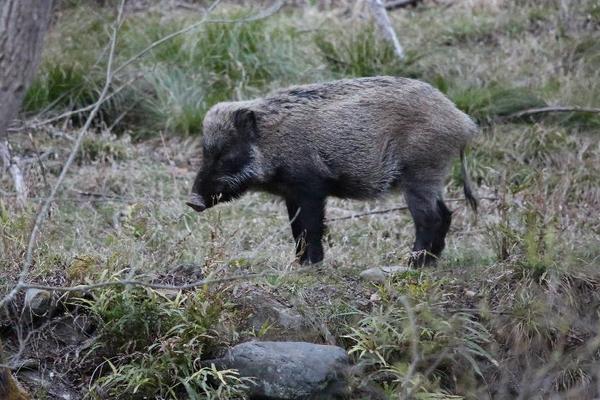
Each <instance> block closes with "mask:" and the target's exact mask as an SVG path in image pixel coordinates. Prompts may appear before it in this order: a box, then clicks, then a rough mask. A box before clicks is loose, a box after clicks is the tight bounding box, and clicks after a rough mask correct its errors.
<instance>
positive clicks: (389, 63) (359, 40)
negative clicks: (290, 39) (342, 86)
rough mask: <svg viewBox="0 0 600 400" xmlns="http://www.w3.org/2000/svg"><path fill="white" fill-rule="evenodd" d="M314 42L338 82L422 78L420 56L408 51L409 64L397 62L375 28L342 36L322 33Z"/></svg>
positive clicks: (354, 29) (370, 27) (357, 28)
mask: <svg viewBox="0 0 600 400" xmlns="http://www.w3.org/2000/svg"><path fill="white" fill-rule="evenodd" d="M338 29H341V28H338ZM314 40H315V44H316V46H317V48H318V50H319V54H320V56H321V58H322V59H323V61H324V62H325V63H326V64H327V66H328V67H329V69H330V70H331V71H332V72H333V73H334V75H335V76H336V77H338V78H339V77H345V78H348V77H362V76H374V75H398V76H406V77H412V78H417V77H419V76H420V75H421V73H420V71H419V70H418V68H417V67H416V66H415V63H416V61H417V60H418V59H419V58H420V56H419V55H417V54H416V53H414V52H411V51H409V52H408V54H407V58H406V60H404V61H400V60H398V57H397V56H396V54H395V53H394V48H393V47H392V45H391V44H389V43H388V42H387V41H386V40H382V38H381V35H380V34H379V33H378V32H377V30H376V29H375V27H374V26H373V25H372V24H363V25H361V26H359V27H353V28H352V29H351V30H349V31H347V32H345V33H344V34H343V35H339V34H337V33H336V32H331V31H329V30H328V31H323V32H320V33H318V34H317V35H315V39H314Z"/></svg>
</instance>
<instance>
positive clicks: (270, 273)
mask: <svg viewBox="0 0 600 400" xmlns="http://www.w3.org/2000/svg"><path fill="white" fill-rule="evenodd" d="M315 269H316V268H315V266H314V265H312V266H307V267H301V268H298V269H295V270H292V271H284V273H283V274H282V271H263V272H256V273H250V274H239V275H232V276H226V277H223V278H216V279H209V278H207V279H201V280H198V281H195V282H191V283H186V284H184V285H164V284H160V283H150V282H143V281H138V280H133V279H123V280H117V281H110V282H98V283H91V284H89V285H76V286H49V285H39V284H36V283H25V282H24V283H22V284H21V288H22V289H40V290H49V291H56V292H83V291H89V290H95V289H103V288H107V287H113V286H139V287H145V288H149V289H155V290H173V291H180V290H189V289H195V288H198V287H201V286H208V285H217V284H220V283H228V282H235V281H241V280H251V279H256V278H261V277H265V276H273V275H279V276H281V275H285V274H302V273H304V272H309V271H315Z"/></svg>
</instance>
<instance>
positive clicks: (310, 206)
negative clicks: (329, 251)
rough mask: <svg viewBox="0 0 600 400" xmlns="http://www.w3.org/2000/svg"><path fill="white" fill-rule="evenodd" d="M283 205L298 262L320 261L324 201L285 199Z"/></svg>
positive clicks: (323, 225) (321, 255)
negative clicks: (286, 211)
mask: <svg viewBox="0 0 600 400" xmlns="http://www.w3.org/2000/svg"><path fill="white" fill-rule="evenodd" d="M285 204H286V206H287V210H288V215H289V217H290V222H291V225H292V234H293V235H294V241H295V243H296V254H297V255H298V256H299V257H300V262H301V263H302V264H307V263H318V262H320V261H322V260H323V244H322V242H321V239H322V237H323V233H324V232H325V224H324V218H325V199H300V200H290V199H287V200H286V202H285Z"/></svg>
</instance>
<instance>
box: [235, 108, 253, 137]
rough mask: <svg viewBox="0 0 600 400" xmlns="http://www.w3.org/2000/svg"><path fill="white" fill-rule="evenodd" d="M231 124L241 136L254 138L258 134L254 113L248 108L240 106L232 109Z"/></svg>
mask: <svg viewBox="0 0 600 400" xmlns="http://www.w3.org/2000/svg"><path fill="white" fill-rule="evenodd" d="M233 125H234V126H235V129H237V131H238V133H239V134H240V135H241V136H242V137H247V138H249V139H255V138H256V137H257V136H258V128H257V126H256V113H255V112H254V111H252V110H250V109H248V108H241V109H239V110H236V111H234V113H233Z"/></svg>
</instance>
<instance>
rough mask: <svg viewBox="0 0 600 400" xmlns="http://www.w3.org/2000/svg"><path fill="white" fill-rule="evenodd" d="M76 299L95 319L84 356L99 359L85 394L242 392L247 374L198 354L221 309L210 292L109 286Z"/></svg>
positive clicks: (206, 348) (208, 395)
mask: <svg viewBox="0 0 600 400" xmlns="http://www.w3.org/2000/svg"><path fill="white" fill-rule="evenodd" d="M121 276H123V275H122V274H120V273H119V274H115V275H113V276H112V279H117V278H120V277H121ZM103 278H104V279H106V278H107V277H106V276H104V277H103ZM80 302H81V303H83V304H84V305H85V306H86V308H87V310H88V311H89V313H90V314H91V316H92V317H93V318H94V319H95V320H96V321H97V324H98V337H97V341H96V343H95V345H94V346H93V348H92V350H91V351H90V352H89V354H88V357H92V356H93V357H101V358H103V359H104V360H105V361H104V367H103V368H101V369H100V370H99V371H100V373H99V375H100V376H97V379H96V380H95V381H94V382H93V384H92V387H91V388H90V391H91V393H107V394H109V395H110V396H111V398H115V399H143V398H149V397H150V398H165V399H178V398H181V396H182V395H184V394H185V395H187V396H188V397H189V398H195V399H229V398H231V399H233V398H236V399H237V398H243V396H244V395H243V393H244V389H245V388H246V387H247V386H246V383H248V381H247V380H245V379H242V378H240V377H239V376H238V375H237V373H236V371H233V370H217V369H216V368H215V366H214V365H211V364H210V363H206V362H204V361H203V358H204V357H205V355H206V354H210V351H211V349H212V348H213V346H214V345H215V344H216V338H217V335H218V333H217V332H216V331H215V327H216V326H218V325H219V323H220V322H221V320H222V319H223V318H224V314H225V313H226V311H227V305H226V303H225V301H224V299H223V298H222V297H221V295H220V294H219V293H218V292H211V291H209V290H204V289H199V290H196V291H191V292H186V293H183V292H178V293H176V294H175V295H174V296H171V295H170V294H163V293H160V292H157V291H155V290H151V289H145V288H127V287H115V288H109V289H105V290H102V291H99V292H97V294H96V296H94V298H93V299H82V300H80Z"/></svg>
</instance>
